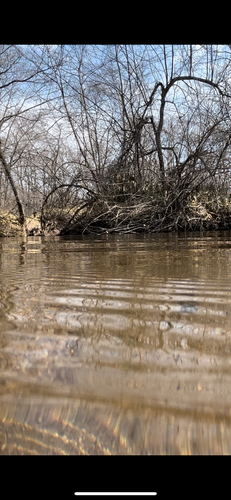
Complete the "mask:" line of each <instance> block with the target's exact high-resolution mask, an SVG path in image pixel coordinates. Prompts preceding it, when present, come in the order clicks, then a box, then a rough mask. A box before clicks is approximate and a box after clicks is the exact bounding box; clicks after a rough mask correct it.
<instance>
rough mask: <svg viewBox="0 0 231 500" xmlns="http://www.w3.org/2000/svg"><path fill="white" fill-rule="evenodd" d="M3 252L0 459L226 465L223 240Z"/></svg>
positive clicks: (209, 237)
mask: <svg viewBox="0 0 231 500" xmlns="http://www.w3.org/2000/svg"><path fill="white" fill-rule="evenodd" d="M1 243H2V248H1V253H0V367H1V372H0V387H1V390H0V418H1V420H0V450H1V453H2V454H12V453H18V454H26V453H31V454H35V453H42V454H230V453H231V439H230V438H231V435H230V433H231V410H230V408H231V392H230V382H231V357H230V353H231V307H230V305H231V284H230V276H231V233H230V232H228V231H227V232H220V233H218V232H217V233H215V232H214V233H212V232H211V233H206V235H205V234H196V233H191V234H190V233H188V234H186V235H185V234H182V235H181V234H180V235H176V234H172V235H171V234H162V235H150V236H147V235H123V236H105V237H94V238H93V237H91V236H86V237H72V238H61V237H47V238H42V237H31V238H28V241H27V242H26V243H25V244H21V241H20V240H18V239H14V238H8V239H7V238H4V239H2V240H1ZM15 429H17V432H16V434H17V439H15V436H16V434H15V432H14V430H15Z"/></svg>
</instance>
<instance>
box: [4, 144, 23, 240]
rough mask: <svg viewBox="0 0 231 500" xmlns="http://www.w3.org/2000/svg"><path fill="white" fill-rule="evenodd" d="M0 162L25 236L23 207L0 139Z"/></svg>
mask: <svg viewBox="0 0 231 500" xmlns="http://www.w3.org/2000/svg"><path fill="white" fill-rule="evenodd" d="M0 161H1V163H2V166H3V169H4V172H5V175H6V177H7V179H8V180H9V182H10V185H11V187H12V190H13V193H14V196H15V200H16V203H17V207H18V212H19V223H20V224H21V226H22V231H23V234H25V233H26V228H25V214H24V210H23V206H22V203H21V201H20V198H19V195H18V191H17V188H16V186H15V183H14V179H13V177H12V175H11V171H10V167H9V165H8V163H7V161H6V158H5V155H4V151H3V149H2V141H1V139H0Z"/></svg>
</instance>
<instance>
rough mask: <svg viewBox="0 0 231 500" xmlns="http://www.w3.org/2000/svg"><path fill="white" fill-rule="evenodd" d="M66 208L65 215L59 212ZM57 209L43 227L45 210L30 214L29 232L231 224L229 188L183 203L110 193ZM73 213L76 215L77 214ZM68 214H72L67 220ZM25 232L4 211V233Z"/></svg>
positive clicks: (0, 217)
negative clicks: (122, 197)
mask: <svg viewBox="0 0 231 500" xmlns="http://www.w3.org/2000/svg"><path fill="white" fill-rule="evenodd" d="M60 210H61V211H62V217H61V216H60ZM60 210H53V211H52V212H50V213H49V214H48V217H47V218H46V220H45V219H44V224H43V226H42V227H41V214H40V213H37V214H35V215H32V216H30V217H27V218H26V234H27V235H28V236H40V235H42V234H44V235H49V234H53V235H54V234H55V235H74V234H108V233H109V234H111V233H116V234H127V233H144V232H145V233H160V232H176V231H179V232H181V231H184V232H191V231H202V230H203V231H211V230H212V231H216V230H227V229H231V196H230V194H229V192H225V191H223V192H222V191H221V190H220V191H219V192H218V191H215V190H214V191H213V190H211V189H209V190H205V189H203V190H201V191H200V192H199V193H196V194H193V195H191V196H190V197H188V198H187V199H185V200H184V202H182V201H179V198H176V199H174V198H171V199H170V197H165V198H164V197H163V196H162V197H159V198H157V197H151V196H150V197H147V196H145V197H144V196H143V197H134V196H130V197H128V198H127V199H126V200H118V199H117V200H116V199H115V197H113V196H111V198H110V199H109V198H108V197H105V198H103V199H102V198H98V199H94V200H93V201H89V203H86V204H85V206H84V208H83V209H79V208H76V209H75V210H74V211H73V210H72V212H71V215H70V211H69V212H68V211H66V210H65V209H60ZM73 212H74V215H73ZM68 217H69V219H68ZM21 233H22V228H21V226H20V224H19V222H18V218H17V217H16V216H15V215H13V214H12V213H10V212H9V211H8V212H7V211H6V212H1V213H0V236H17V235H20V234H21Z"/></svg>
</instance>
